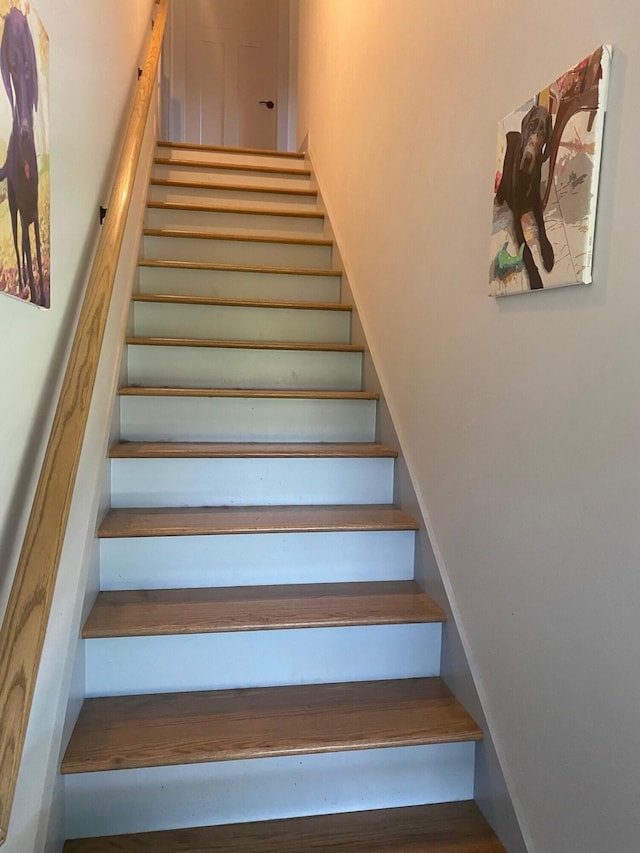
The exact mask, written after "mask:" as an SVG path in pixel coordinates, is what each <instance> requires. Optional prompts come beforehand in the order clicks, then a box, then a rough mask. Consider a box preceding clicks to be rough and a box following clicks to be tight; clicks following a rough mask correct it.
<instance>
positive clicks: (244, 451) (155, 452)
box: [109, 441, 398, 459]
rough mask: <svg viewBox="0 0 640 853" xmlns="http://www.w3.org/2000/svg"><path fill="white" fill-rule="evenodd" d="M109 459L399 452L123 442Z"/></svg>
mask: <svg viewBox="0 0 640 853" xmlns="http://www.w3.org/2000/svg"><path fill="white" fill-rule="evenodd" d="M109 456H110V457H111V458H112V459H183V458H191V459H300V458H312V459H317V458H322V459H361V458H394V459H395V458H396V457H397V456H398V451H397V450H394V449H393V448H392V447H387V446H386V445H384V444H375V443H374V442H368V443H367V442H362V443H356V442H353V443H347V444H338V443H336V442H315V443H313V442H308V443H287V442H271V443H268V442H215V441H124V442H120V443H118V444H115V445H113V446H112V447H111V449H110V451H109Z"/></svg>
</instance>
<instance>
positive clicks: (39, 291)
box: [0, 3, 50, 308]
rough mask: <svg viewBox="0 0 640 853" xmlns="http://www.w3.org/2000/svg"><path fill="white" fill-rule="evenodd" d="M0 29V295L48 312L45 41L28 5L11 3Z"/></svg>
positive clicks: (42, 32)
mask: <svg viewBox="0 0 640 853" xmlns="http://www.w3.org/2000/svg"><path fill="white" fill-rule="evenodd" d="M0 24H1V26H2V33H1V35H0V75H1V76H2V83H3V86H4V92H5V94H6V102H5V103H3V104H2V107H1V108H0V143H2V142H4V144H5V146H6V148H5V153H4V163H3V165H2V166H0V292H4V293H7V294H9V295H11V296H16V297H18V298H19V299H22V300H24V301H27V302H31V303H33V304H35V305H38V306H40V307H43V308H48V307H49V306H50V280H49V153H48V127H47V124H48V122H47V120H46V115H45V113H46V110H45V109H43V100H44V99H45V98H44V95H45V92H46V84H47V80H46V76H47V73H48V67H47V66H48V38H47V36H46V33H45V32H44V30H43V29H42V26H41V24H40V22H39V19H38V17H37V15H35V13H34V12H33V10H32V9H31V6H30V4H29V3H27V4H25V6H24V7H23V8H19V7H18V6H17V5H13V4H12V5H11V6H10V8H9V9H8V10H6V12H5V14H4V15H3V16H2V18H1V19H0ZM0 153H1V149H0ZM0 162H2V158H1V157H0Z"/></svg>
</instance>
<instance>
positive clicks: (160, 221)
mask: <svg viewBox="0 0 640 853" xmlns="http://www.w3.org/2000/svg"><path fill="white" fill-rule="evenodd" d="M146 222H147V227H148V228H177V229H182V230H183V231H184V230H186V231H212V230H215V229H220V230H221V231H227V232H230V233H238V234H242V233H244V232H245V231H251V230H253V231H259V232H261V233H267V234H282V235H284V234H293V235H300V236H304V235H305V234H310V235H314V236H316V237H321V236H322V232H323V230H324V220H323V219H321V218H318V217H308V216H273V215H269V214H267V213H261V214H255V213H240V212H238V213H236V212H231V213H230V212H228V211H225V212H223V213H219V212H214V211H210V210H181V209H175V210H174V209H172V208H156V207H149V208H148V209H147V216H146Z"/></svg>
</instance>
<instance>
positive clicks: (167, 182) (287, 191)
mask: <svg viewBox="0 0 640 853" xmlns="http://www.w3.org/2000/svg"><path fill="white" fill-rule="evenodd" d="M150 183H151V186H152V187H174V188H175V189H190V188H191V189H199V190H229V191H231V192H243V193H274V194H275V195H294V196H312V197H314V198H316V197H317V195H318V191H317V190H312V189H306V188H305V189H299V188H296V187H291V188H289V187H269V186H265V185H262V186H254V185H252V186H249V185H245V184H221V183H218V182H213V181H181V180H178V179H177V178H151V181H150Z"/></svg>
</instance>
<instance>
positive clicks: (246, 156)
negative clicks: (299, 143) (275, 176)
mask: <svg viewBox="0 0 640 853" xmlns="http://www.w3.org/2000/svg"><path fill="white" fill-rule="evenodd" d="M156 156H158V157H162V158H163V159H164V158H167V157H169V158H171V159H174V160H195V161H196V162H207V163H231V164H232V165H244V166H269V167H273V168H276V169H299V170H303V169H307V168H308V166H307V165H306V164H305V161H304V157H282V156H278V155H277V154H267V153H263V152H259V151H255V152H249V151H233V150H226V151H216V150H208V149H206V148H182V147H181V146H173V145H158V148H157V155H156Z"/></svg>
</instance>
